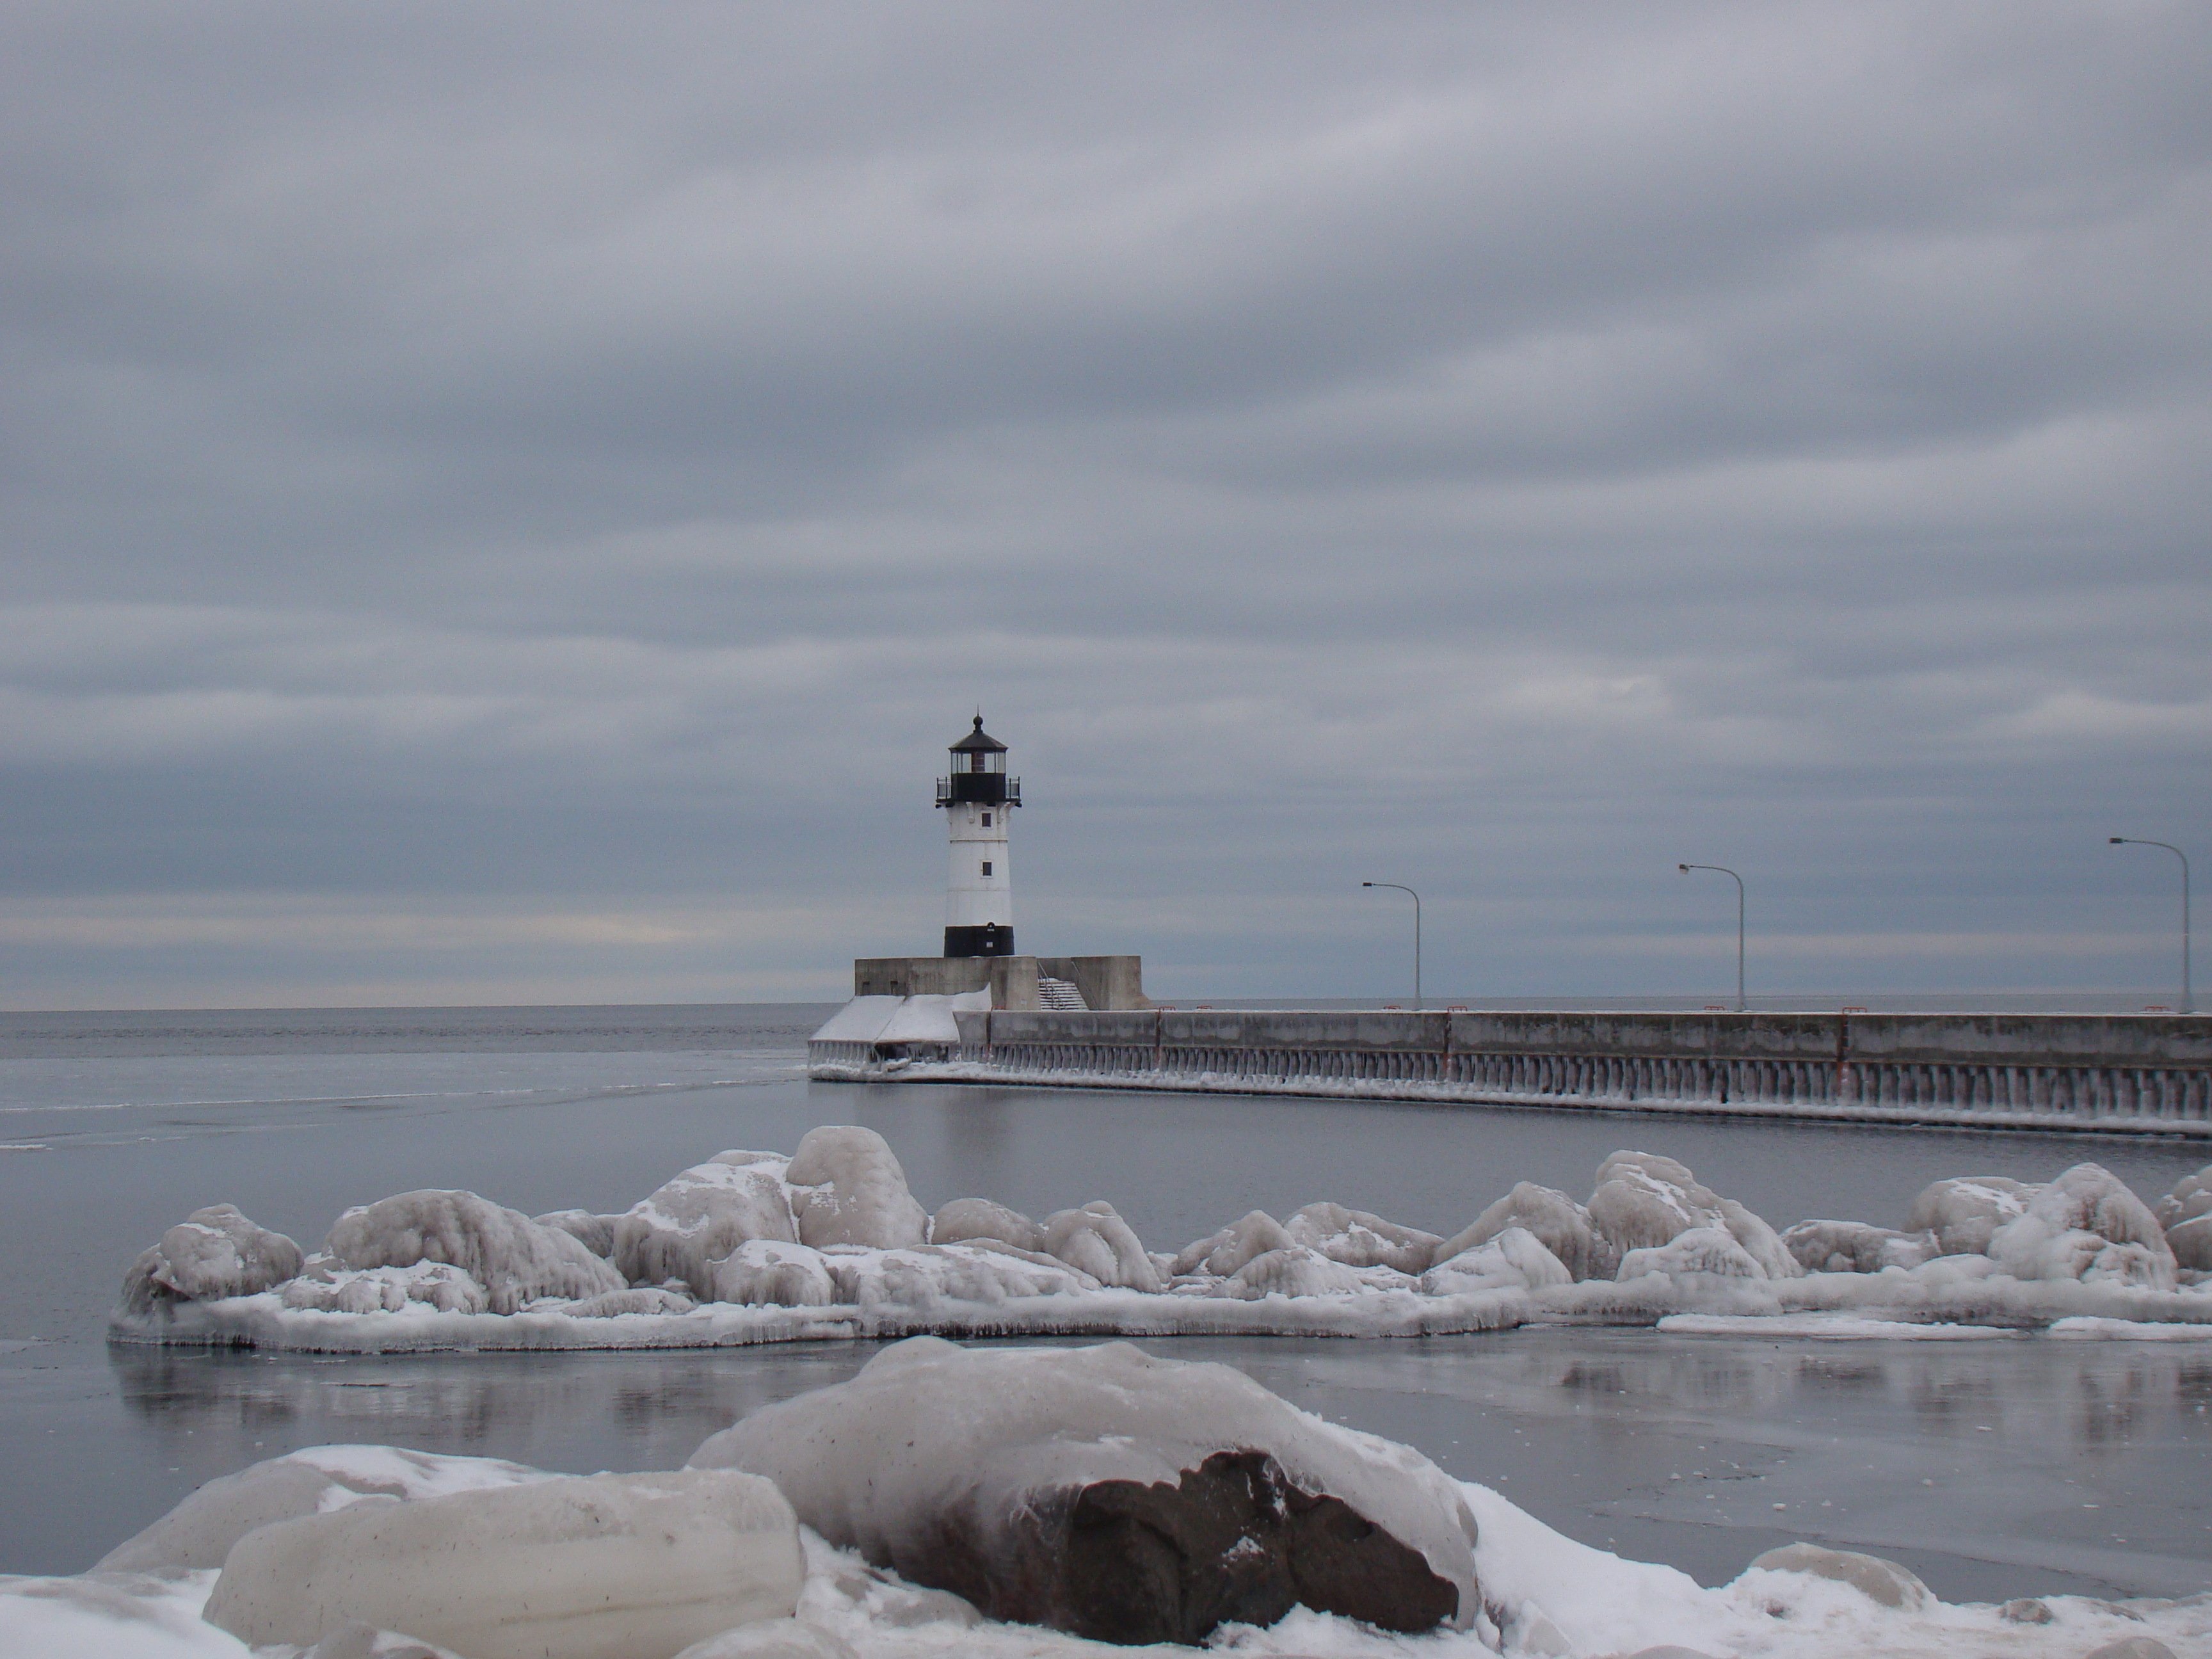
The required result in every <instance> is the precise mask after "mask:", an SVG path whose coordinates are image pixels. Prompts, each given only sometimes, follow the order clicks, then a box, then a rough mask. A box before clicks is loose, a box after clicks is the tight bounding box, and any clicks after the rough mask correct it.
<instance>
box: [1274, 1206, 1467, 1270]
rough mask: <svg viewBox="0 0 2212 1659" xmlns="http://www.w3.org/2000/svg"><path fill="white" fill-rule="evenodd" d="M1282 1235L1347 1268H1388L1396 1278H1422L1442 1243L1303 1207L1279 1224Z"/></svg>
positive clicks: (1357, 1214) (1356, 1214)
mask: <svg viewBox="0 0 2212 1659" xmlns="http://www.w3.org/2000/svg"><path fill="white" fill-rule="evenodd" d="M1283 1231H1285V1232H1286V1233H1288V1234H1289V1235H1290V1239H1291V1243H1293V1244H1303V1245H1304V1246H1305V1247H1306V1248H1307V1249H1311V1250H1318V1251H1320V1252H1321V1254H1322V1255H1325V1256H1327V1257H1328V1259H1329V1260H1330V1261H1341V1262H1342V1263H1343V1264H1344V1265H1345V1266H1346V1267H1394V1268H1395V1269H1396V1270H1397V1271H1398V1272H1400V1273H1425V1272H1426V1271H1427V1269H1428V1267H1429V1264H1430V1263H1431V1261H1434V1260H1435V1259H1436V1250H1437V1245H1439V1244H1441V1243H1443V1240H1442V1239H1440V1238H1438V1237H1437V1236H1436V1235H1435V1234H1434V1233H1425V1232H1423V1231H1421V1230H1420V1229H1419V1228H1418V1227H1401V1226H1400V1225H1398V1224H1397V1223H1396V1222H1395V1221H1385V1220H1384V1219H1383V1218H1382V1217H1381V1216H1379V1215H1373V1214H1370V1212H1367V1211H1365V1210H1348V1209H1346V1207H1345V1206H1343V1205H1341V1204H1329V1203H1320V1204H1309V1205H1307V1206H1305V1207H1304V1209H1302V1210H1300V1211H1298V1212H1297V1213H1295V1214H1294V1215H1292V1216H1291V1218H1290V1219H1289V1220H1288V1221H1286V1222H1285V1223H1284V1224H1283Z"/></svg>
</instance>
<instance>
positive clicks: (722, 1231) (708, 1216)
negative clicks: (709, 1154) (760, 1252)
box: [613, 1152, 799, 1301]
mask: <svg viewBox="0 0 2212 1659" xmlns="http://www.w3.org/2000/svg"><path fill="white" fill-rule="evenodd" d="M786 1167H787V1165H786V1164H785V1161H784V1159H783V1158H780V1157H778V1156H777V1155H776V1154H775V1153H774V1152H717V1153H716V1154H715V1155H714V1157H713V1158H709V1159H708V1160H707V1162H705V1163H704V1164H693V1165H692V1166H691V1167H690V1169H688V1170H683V1171H681V1172H679V1173H678V1174H677V1175H675V1176H671V1178H670V1179H669V1180H667V1181H666V1182H663V1183H662V1184H661V1185H660V1186H659V1187H658V1188H655V1189H654V1190H653V1192H652V1193H650V1194H647V1196H646V1197H645V1198H643V1199H641V1200H639V1201H638V1202H637V1203H636V1204H635V1205H633V1206H630V1209H629V1213H627V1214H626V1215H623V1216H621V1217H619V1218H617V1220H616V1222H615V1224H614V1248H613V1260H614V1264H615V1267H616V1268H617V1270H618V1271H619V1272H620V1273H621V1274H622V1276H623V1278H624V1279H627V1280H628V1281H629V1283H631V1284H633V1285H665V1284H666V1283H668V1282H669V1281H670V1280H671V1279H672V1280H675V1281H676V1282H678V1283H679V1284H682V1285H688V1286H689V1287H690V1291H691V1294H692V1295H694V1296H696V1297H699V1298H700V1299H701V1300H702V1301H712V1300H713V1299H714V1294H715V1292H714V1264H715V1263H716V1262H717V1261H720V1260H721V1259H722V1258H723V1257H725V1256H726V1255H729V1253H730V1252H731V1251H732V1250H734V1249H737V1248H738V1245H740V1244H743V1243H747V1242H748V1241H750V1240H752V1239H756V1238H764V1239H770V1240H774V1241H775V1242H777V1243H785V1244H795V1243H798V1242H799V1227H798V1224H797V1223H796V1222H795V1221H794V1220H793V1217H792V1213H791V1194H790V1190H789V1188H787V1187H786V1185H785V1184H784V1170H785V1169H786Z"/></svg>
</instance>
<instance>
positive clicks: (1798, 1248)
mask: <svg viewBox="0 0 2212 1659" xmlns="http://www.w3.org/2000/svg"><path fill="white" fill-rule="evenodd" d="M1782 1243H1784V1245H1785V1246H1786V1247H1787V1248H1788V1249H1789V1251H1790V1255H1792V1256H1794V1257H1796V1260H1797V1264H1798V1265H1799V1266H1800V1267H1803V1268H1804V1269H1805V1271H1806V1272H1807V1273H1880V1272H1881V1270H1882V1269H1883V1268H1884V1267H1918V1266H1920V1265H1921V1263H1923V1261H1929V1260H1930V1259H1932V1258H1933V1257H1934V1256H1935V1255H1936V1238H1935V1235H1933V1234H1932V1233H1904V1232H1899V1231H1897V1230H1896V1229H1895V1228H1893V1227H1876V1226H1873V1225H1869V1223H1867V1222H1864V1221H1801V1222H1799V1223H1798V1224H1797V1225H1796V1226H1794V1227H1790V1228H1789V1229H1787V1230H1786V1231H1784V1233H1783V1235H1782Z"/></svg>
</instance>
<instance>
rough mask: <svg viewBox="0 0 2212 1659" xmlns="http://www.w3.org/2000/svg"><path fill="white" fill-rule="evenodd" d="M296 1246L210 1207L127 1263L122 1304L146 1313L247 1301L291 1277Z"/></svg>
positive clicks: (229, 1208)
mask: <svg viewBox="0 0 2212 1659" xmlns="http://www.w3.org/2000/svg"><path fill="white" fill-rule="evenodd" d="M300 1268H301V1255H300V1247H299V1246H298V1245H297V1244H295V1243H293V1242H292V1241H291V1240H290V1239H289V1238H287V1237H284V1235H283V1234H282V1233H272V1232H270V1231H269V1230H268V1229H267V1228H266V1227H261V1226H257V1225H255V1224H254V1223H252V1222H251V1221H249V1220H247V1219H246V1217H245V1216H243V1215H241V1214H240V1213H239V1212H238V1210H237V1208H236V1207H235V1206H233V1205H229V1204H214V1205H210V1206H208V1207H207V1208H206V1209H204V1210H194V1211H193V1212H191V1214H190V1215H189V1216H187V1217H185V1219H183V1220H182V1221H180V1222H179V1223H178V1224H177V1225H175V1226H173V1227H172V1228H170V1229H169V1231H167V1232H166V1233H163V1234H162V1235H161V1243H158V1244H156V1245H155V1246H153V1247H152V1248H151V1249H149V1250H147V1251H146V1253H145V1254H144V1255H141V1256H140V1257H139V1258H138V1259H137V1261H134V1262H132V1263H131V1271H130V1272H129V1273H126V1274H125V1276H124V1280H123V1305H124V1306H125V1307H126V1308H128V1309H130V1310H131V1311H133V1312H134V1313H148V1312H150V1311H152V1310H153V1308H154V1305H155V1304H156V1303H157V1302H162V1301H175V1302H219V1301H222V1299H223V1298H225V1297H234V1296H252V1295H255V1294H256V1293H258V1292H259V1291H265V1290H267V1289H269V1288H270V1286H271V1285H281V1284H283V1282H284V1281H285V1280H286V1279H291V1278H294V1277H296V1276H297V1274H298V1273H299V1272H300Z"/></svg>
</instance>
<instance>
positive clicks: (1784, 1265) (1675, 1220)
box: [1589, 1152, 1805, 1279]
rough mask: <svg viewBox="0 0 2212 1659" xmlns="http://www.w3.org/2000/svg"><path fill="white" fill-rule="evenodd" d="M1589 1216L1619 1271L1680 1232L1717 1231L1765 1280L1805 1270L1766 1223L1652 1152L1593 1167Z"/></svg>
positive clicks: (1618, 1157) (1615, 1156) (1616, 1157)
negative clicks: (1635, 1254) (1633, 1256)
mask: <svg viewBox="0 0 2212 1659" xmlns="http://www.w3.org/2000/svg"><path fill="white" fill-rule="evenodd" d="M1589 1216H1590V1221H1591V1225H1593V1226H1594V1227H1595V1229H1596V1231H1597V1232H1598V1233H1599V1234H1600V1235H1601V1237H1604V1238H1605V1239H1606V1241H1607V1243H1610V1244H1611V1245H1612V1246H1613V1248H1614V1249H1617V1250H1618V1251H1619V1252H1620V1255H1621V1257H1622V1260H1623V1263H1624V1266H1625V1265H1626V1258H1627V1256H1628V1255H1629V1253H1630V1252H1632V1251H1634V1250H1643V1249H1657V1248H1659V1247H1660V1246H1662V1245H1665V1244H1667V1243H1670V1242H1672V1241H1673V1240H1674V1239H1675V1238H1676V1237H1680V1235H1681V1234H1683V1233H1686V1232H1690V1231H1696V1230H1700V1229H1705V1228H1715V1227H1717V1228H1719V1229H1720V1230H1721V1231H1723V1232H1725V1233H1727V1234H1728V1235H1729V1237H1731V1238H1733V1239H1734V1240H1735V1242H1736V1243H1737V1244H1738V1245H1739V1246H1740V1247H1741V1249H1743V1250H1744V1251H1745V1253H1746V1254H1747V1255H1749V1256H1750V1257H1751V1259H1752V1260H1753V1261H1756V1262H1757V1263H1758V1264H1759V1272H1760V1276H1762V1277H1764V1278H1767V1279H1795V1278H1796V1277H1798V1276H1799V1275H1800V1274H1802V1273H1803V1272H1804V1271H1805V1270H1804V1268H1802V1267H1800V1266H1799V1265H1798V1263H1797V1258H1796V1256H1794V1255H1790V1249H1789V1246H1787V1245H1786V1244H1784V1243H1783V1242H1782V1238H1781V1235H1779V1234H1778V1233H1777V1232H1776V1231H1774V1229H1773V1228H1771V1227H1770V1226H1768V1225H1766V1223H1765V1221H1763V1220H1761V1219H1760V1218H1759V1217H1758V1216H1756V1215H1753V1213H1752V1212H1750V1211H1749V1210H1747V1209H1746V1208H1745V1207H1744V1206H1742V1205H1741V1204H1739V1203H1737V1202H1736V1201H1735V1200H1734V1199H1730V1198H1723V1197H1722V1196H1721V1195H1720V1194H1718V1193H1717V1192H1715V1191H1713V1189H1712V1188H1710V1187H1708V1186H1706V1185H1705V1184H1704V1183H1703V1182H1700V1181H1699V1179H1698V1178H1697V1176H1694V1175H1692V1174H1691V1173H1690V1170H1689V1168H1688V1166H1687V1165H1686V1164H1678V1163H1677V1162H1675V1161H1674V1159H1673V1158H1663V1157H1662V1156H1660V1155H1659V1154H1658V1153H1656V1152H1615V1153H1613V1155H1612V1156H1611V1157H1609V1158H1607V1159H1606V1160H1605V1162H1604V1163H1602V1164H1600V1165H1598V1170H1597V1189H1596V1191H1595V1192H1593V1193H1592V1194H1590V1201H1589ZM1622 1276H1625V1274H1624V1275H1622Z"/></svg>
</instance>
